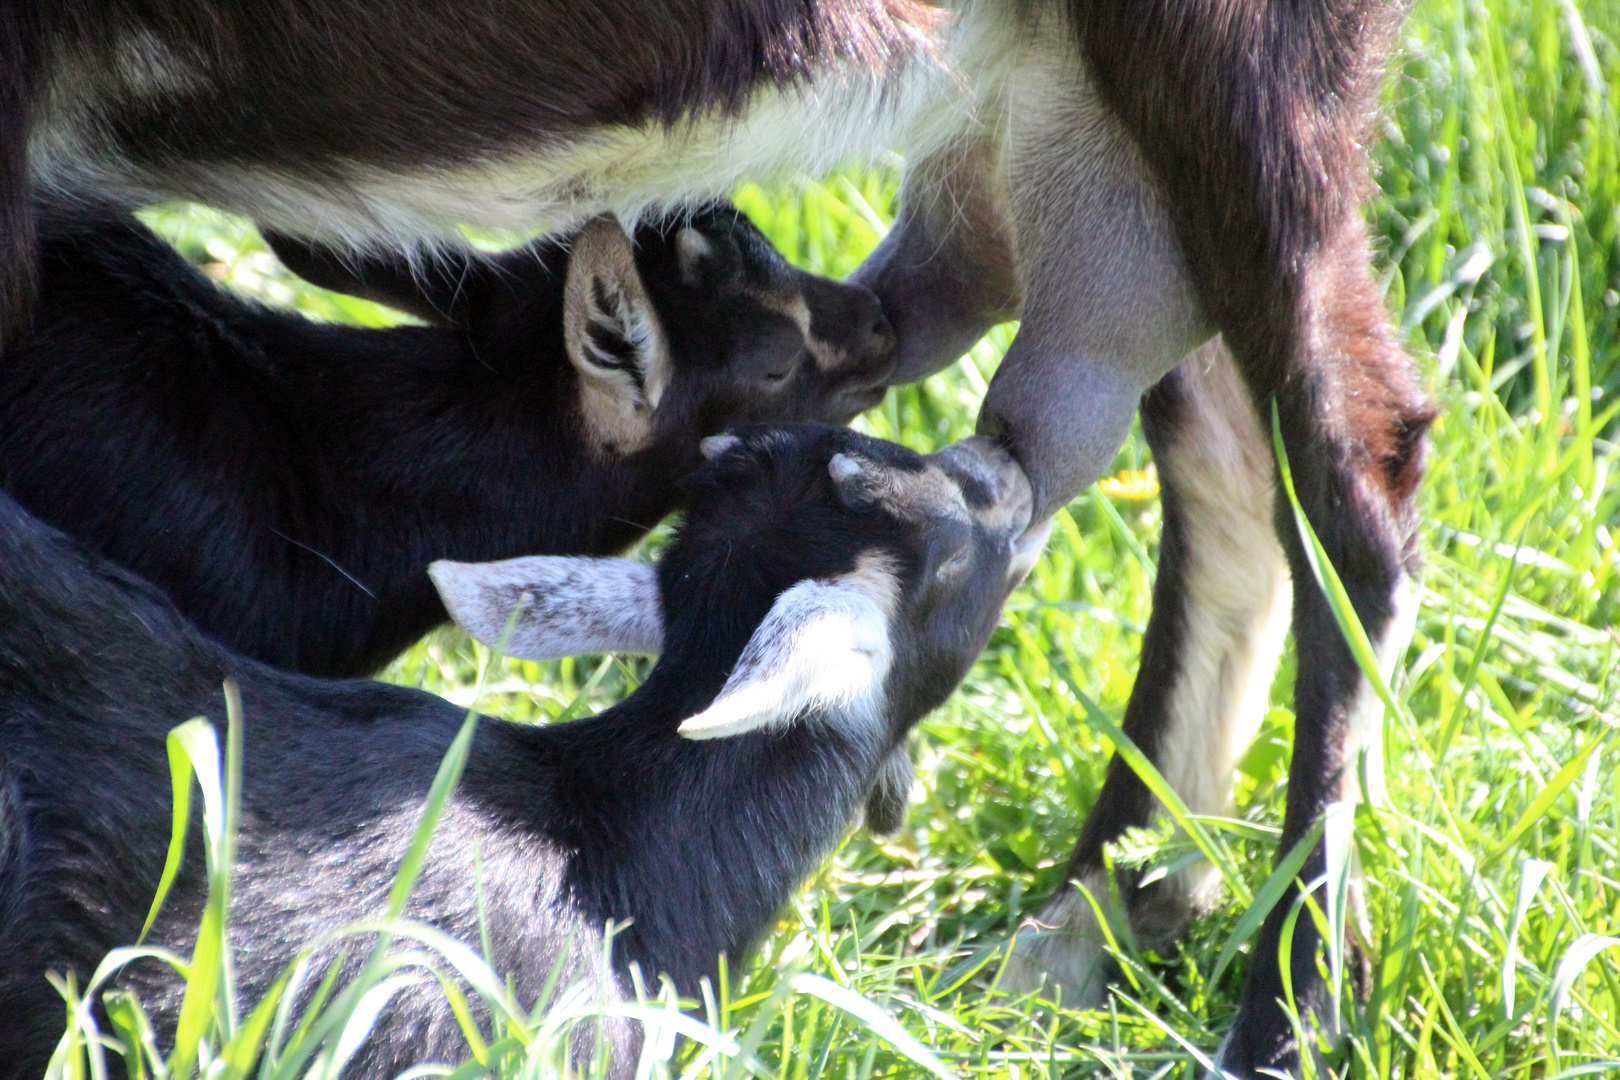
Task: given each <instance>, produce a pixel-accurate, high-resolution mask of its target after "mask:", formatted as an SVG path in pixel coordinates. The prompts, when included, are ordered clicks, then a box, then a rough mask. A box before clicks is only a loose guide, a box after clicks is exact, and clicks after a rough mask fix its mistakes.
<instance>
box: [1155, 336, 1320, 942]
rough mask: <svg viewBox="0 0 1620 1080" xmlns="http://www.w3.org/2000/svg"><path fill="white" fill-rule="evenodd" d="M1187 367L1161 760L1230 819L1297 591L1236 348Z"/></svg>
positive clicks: (1171, 467)
mask: <svg viewBox="0 0 1620 1080" xmlns="http://www.w3.org/2000/svg"><path fill="white" fill-rule="evenodd" d="M1183 371H1184V373H1185V375H1186V381H1185V385H1186V386H1187V388H1188V390H1189V393H1190V395H1191V400H1190V401H1189V402H1188V403H1187V407H1186V410H1185V413H1184V414H1183V415H1184V416H1185V423H1184V425H1183V426H1182V428H1181V430H1180V431H1179V432H1178V433H1177V437H1176V440H1175V442H1174V444H1173V449H1172V451H1171V453H1169V454H1168V455H1162V456H1163V457H1165V458H1166V459H1167V460H1164V461H1161V462H1160V463H1159V469H1160V471H1161V475H1165V476H1166V478H1167V481H1168V482H1171V483H1174V484H1175V485H1176V491H1177V493H1178V495H1180V497H1181V503H1182V507H1183V511H1184V514H1185V518H1186V522H1187V541H1188V542H1187V548H1188V553H1187V554H1188V562H1187V566H1186V583H1187V596H1186V607H1185V626H1184V628H1183V634H1184V637H1183V648H1182V652H1181V665H1180V668H1179V670H1178V671H1177V672H1176V674H1175V686H1174V688H1173V689H1172V691H1171V694H1170V701H1169V707H1168V715H1167V717H1166V719H1167V721H1168V726H1167V729H1166V731H1165V733H1164V735H1163V737H1162V739H1161V742H1160V755H1159V760H1158V762H1157V765H1158V767H1159V771H1160V772H1161V773H1163V774H1164V778H1165V779H1166V780H1167V781H1169V783H1170V786H1171V787H1172V788H1174V789H1175V792H1176V794H1178V795H1180V796H1181V799H1182V801H1183V802H1184V803H1186V804H1187V808H1188V809H1189V810H1191V811H1192V812H1193V813H1195V814H1222V813H1225V812H1226V811H1227V810H1228V809H1229V808H1230V806H1231V797H1232V781H1233V773H1234V770H1235V769H1236V768H1237V764H1238V761H1239V760H1240V759H1241V758H1242V756H1243V754H1244V752H1245V751H1246V750H1247V748H1248V746H1249V743H1250V742H1251V741H1253V739H1254V734H1255V731H1256V730H1257V729H1258V728H1259V725H1260V720H1261V719H1262V718H1263V717H1264V716H1265V713H1266V708H1267V705H1268V702H1269V699H1270V692H1271V682H1272V678H1273V676H1274V675H1275V673H1276V670H1277V659H1278V657H1279V656H1280V655H1281V654H1282V648H1283V641H1284V638H1285V637H1286V635H1287V632H1288V623H1289V607H1290V602H1291V600H1292V590H1291V588H1290V581H1289V574H1288V563H1287V560H1286V558H1285V557H1284V555H1283V551H1282V545H1281V544H1280V543H1278V541H1277V534H1276V528H1275V525H1274V519H1273V506H1274V503H1273V492H1274V486H1275V482H1276V469H1275V466H1274V465H1273V463H1272V459H1271V444H1270V442H1269V440H1267V439H1266V438H1265V436H1264V434H1263V433H1262V431H1261V427H1260V419H1259V417H1258V415H1257V414H1256V412H1255V409H1254V406H1253V404H1252V403H1251V401H1250V399H1249V395H1248V391H1247V390H1246V389H1245V388H1244V386H1243V383H1242V381H1241V380H1240V379H1239V377H1238V374H1237V369H1236V367H1235V366H1234V364H1233V362H1232V358H1231V355H1230V354H1229V353H1228V352H1227V351H1226V346H1225V344H1224V343H1223V342H1221V341H1220V339H1216V340H1214V341H1212V342H1210V343H1209V344H1208V345H1205V346H1204V347H1203V348H1201V349H1199V350H1197V351H1196V352H1194V353H1193V354H1192V356H1190V357H1188V359H1187V361H1186V364H1185V366H1184V368H1183ZM1144 674H1146V675H1148V676H1149V677H1151V675H1152V673H1144ZM1217 884H1218V876H1217V875H1216V873H1215V871H1214V868H1213V867H1210V866H1207V865H1200V866H1197V867H1193V868H1190V869H1188V870H1185V871H1183V872H1182V873H1181V874H1180V875H1179V881H1178V882H1177V883H1175V884H1174V885H1173V886H1172V887H1173V888H1174V889H1175V890H1176V891H1177V892H1179V893H1180V894H1181V896H1182V897H1183V899H1184V901H1185V902H1186V905H1187V908H1188V911H1191V910H1192V908H1193V907H1195V906H1197V905H1199V904H1202V903H1206V902H1208V901H1209V900H1212V899H1213V896H1212V895H1211V893H1212V892H1213V889H1214V888H1215V887H1216V886H1217Z"/></svg>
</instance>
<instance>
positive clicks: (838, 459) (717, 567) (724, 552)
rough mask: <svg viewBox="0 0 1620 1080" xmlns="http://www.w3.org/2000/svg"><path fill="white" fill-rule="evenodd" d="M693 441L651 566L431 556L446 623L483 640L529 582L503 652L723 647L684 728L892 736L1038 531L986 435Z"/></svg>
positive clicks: (760, 433) (705, 652)
mask: <svg viewBox="0 0 1620 1080" xmlns="http://www.w3.org/2000/svg"><path fill="white" fill-rule="evenodd" d="M704 452H705V455H706V456H707V457H709V459H710V460H709V461H708V463H707V464H706V465H705V466H704V467H703V468H702V469H701V470H699V471H698V472H697V473H696V474H695V475H694V476H693V477H692V478H691V479H689V480H688V481H687V485H686V486H687V488H688V492H689V494H690V497H691V508H690V510H689V511H688V514H687V518H686V521H685V523H684V524H683V525H682V527H681V530H680V532H679V534H678V536H677V538H676V539H675V541H674V542H673V543H672V544H671V545H670V547H669V549H668V550H667V553H666V554H665V556H664V558H663V560H662V562H661V564H660V565H659V566H658V567H657V569H656V571H655V570H654V568H652V567H650V566H647V565H645V564H638V563H634V562H630V561H627V560H620V559H577V558H566V557H534V558H527V559H513V560H507V561H504V562H497V563H484V564H464V563H450V562H442V561H441V562H438V563H435V564H434V565H433V567H432V568H431V569H430V573H431V574H432V576H433V579H434V582H435V584H436V585H437V586H438V588H439V591H440V594H441V595H442V596H443V598H444V601H445V605H446V607H447V608H448V609H449V611H450V613H451V615H452V617H454V618H455V619H456V621H457V622H458V623H460V624H461V625H462V626H463V627H464V628H466V629H467V630H468V631H469V632H470V633H472V634H473V636H474V637H477V638H478V639H480V640H482V641H485V642H487V643H494V642H496V641H497V640H498V639H499V637H500V635H501V634H502V632H503V630H504V628H505V626H506V624H507V622H508V621H509V619H512V612H513V610H514V608H515V607H517V606H518V601H519V598H520V597H523V596H525V595H527V596H528V597H529V599H528V600H527V601H526V603H525V604H524V606H523V610H521V611H519V612H518V613H517V615H516V617H515V619H512V621H513V624H514V630H513V633H512V635H511V639H510V641H509V643H508V651H509V653H510V654H511V655H514V656H518V657H522V658H527V659H546V658H555V657H559V656H564V655H572V654H575V653H579V652H583V651H597V652H615V651H630V652H651V651H657V650H658V648H659V646H660V645H661V646H662V648H663V650H664V656H663V658H662V659H661V660H660V667H670V666H678V665H686V666H690V667H693V668H694V669H696V668H697V667H700V666H702V667H707V668H710V669H713V668H714V667H715V664H714V657H716V656H717V655H720V656H726V657H734V658H735V659H734V660H732V661H731V662H729V664H725V663H723V664H721V665H720V666H719V668H720V670H721V671H724V672H728V673H727V674H726V675H725V678H724V683H723V685H720V686H717V687H715V688H714V691H713V695H712V697H710V698H708V699H707V700H706V701H705V703H703V704H702V705H701V706H700V707H699V708H698V709H697V710H696V711H695V712H693V713H692V714H691V715H689V716H688V717H686V718H685V719H684V721H683V722H682V723H681V724H680V731H681V734H683V735H685V736H686V737H688V738H692V739H712V738H718V737H723V736H734V735H742V734H745V733H748V732H754V731H761V730H769V729H773V728H779V727H781V726H783V725H787V724H790V723H793V722H795V721H800V720H809V719H815V720H819V721H822V722H826V723H832V724H835V725H836V726H838V727H839V728H840V729H842V730H844V731H845V732H846V733H848V734H850V735H852V736H856V737H859V738H861V739H863V740H871V741H872V742H875V743H878V744H882V745H883V746H885V747H893V746H896V745H898V744H899V742H900V740H901V739H903V737H904V735H905V733H906V731H907V730H909V728H910V727H911V725H912V724H914V723H915V722H916V721H917V720H918V719H920V718H921V717H922V716H923V715H924V714H925V713H927V712H928V711H929V710H931V709H933V708H934V707H936V706H937V705H939V704H940V703H941V702H943V701H944V699H945V698H946V697H947V696H948V695H949V694H950V692H951V691H952V690H953V689H954V688H955V687H956V685H957V683H958V682H959V681H960V680H961V678H962V677H963V675H965V674H966V672H967V669H968V668H969V666H970V665H971V664H972V662H973V660H974V658H975V657H976V656H977V655H978V653H979V651H980V650H981V649H982V648H983V646H984V644H985V642H986V640H987V639H988V638H989V635H990V632H991V630H992V629H993V628H994V626H995V623H996V620H997V618H998V616H999V614H1000V611H1001V606H1002V603H1003V602H1004V601H1005V599H1006V597H1007V594H1008V593H1009V592H1010V591H1011V589H1012V588H1013V587H1014V586H1015V585H1017V583H1018V582H1019V581H1020V580H1022V578H1023V576H1024V575H1025V574H1026V573H1027V572H1028V571H1029V569H1030V566H1031V565H1032V564H1033V562H1034V560H1035V558H1036V557H1037V556H1038V555H1039V551H1040V546H1041V542H1042V541H1043V540H1044V537H1045V529H1044V528H1036V529H1030V528H1029V525H1030V520H1029V519H1030V512H1031V508H1032V499H1031V493H1030V486H1029V483H1028V481H1027V480H1026V479H1025V477H1024V475H1023V472H1022V470H1021V469H1020V468H1019V467H1018V465H1017V464H1016V462H1014V461H1013V459H1012V458H1011V457H1010V455H1008V454H1007V453H1006V452H1005V451H1004V450H1002V449H1001V448H1000V447H998V446H996V445H995V444H994V443H992V442H990V441H989V440H986V439H980V438H974V439H969V440H966V441H964V442H961V443H957V444H955V445H953V446H949V447H946V448H945V449H943V450H941V451H939V452H937V453H935V454H932V455H927V456H924V455H920V454H917V453H914V452H913V451H911V450H908V449H906V448H904V447H902V446H899V445H896V444H894V443H888V442H884V441H882V440H878V439H873V438H869V437H867V436H864V435H860V434H858V433H855V432H852V431H848V430H845V429H841V428H831V427H826V426H823V425H813V424H803V425H783V426H778V427H764V426H759V427H752V428H744V429H741V430H739V431H738V432H737V433H735V434H732V435H726V436H720V437H716V438H712V439H710V440H707V441H706V444H705V446H704ZM655 579H656V588H654V587H653V586H654V582H655ZM653 628H657V629H656V630H655V629H653ZM698 657H702V658H703V664H701V665H699V664H697V663H696V659H697V658H698ZM655 674H656V673H655Z"/></svg>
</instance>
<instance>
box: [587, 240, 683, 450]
mask: <svg viewBox="0 0 1620 1080" xmlns="http://www.w3.org/2000/svg"><path fill="white" fill-rule="evenodd" d="M563 339H564V342H565V343H566V345H567V348H568V358H569V359H570V360H572V361H573V363H574V367H575V368H576V369H577V370H578V371H579V374H580V384H581V386H582V388H583V399H582V401H581V403H580V404H581V406H582V408H583V410H584V414H585V423H586V425H587V427H588V428H589V429H590V431H591V433H592V434H593V435H594V436H595V437H596V440H597V441H598V442H599V443H600V444H602V445H603V446H606V447H608V448H609V449H612V450H615V451H617V452H619V453H629V452H631V451H633V450H636V449H638V448H639V447H640V446H642V445H643V444H644V443H645V442H646V441H647V439H648V437H649V436H650V435H651V434H652V414H653V410H654V409H656V408H657V407H658V402H659V400H660V399H661V398H662V397H663V394H664V390H665V388H667V387H668V385H669V380H670V375H671V370H672V365H671V361H670V356H669V343H668V341H667V340H666V337H665V334H664V327H663V324H662V323H660V322H659V320H658V313H657V311H656V310H654V308H653V304H652V299H651V298H650V297H649V296H648V295H647V289H646V287H645V286H644V285H643V284H642V281H641V275H640V273H639V272H638V271H637V270H636V259H635V252H634V250H633V249H632V248H631V246H630V238H629V237H628V236H626V235H625V232H624V229H622V228H621V227H620V226H619V223H618V221H617V220H616V219H614V218H613V217H612V216H611V215H606V214H604V215H603V216H601V217H598V218H594V219H593V220H592V221H591V222H590V223H589V224H587V225H586V226H585V228H584V229H582V230H581V231H580V233H579V235H578V236H577V237H575V238H574V243H573V247H572V248H571V249H570V252H569V256H568V281H567V284H566V285H565V286H564V291H563Z"/></svg>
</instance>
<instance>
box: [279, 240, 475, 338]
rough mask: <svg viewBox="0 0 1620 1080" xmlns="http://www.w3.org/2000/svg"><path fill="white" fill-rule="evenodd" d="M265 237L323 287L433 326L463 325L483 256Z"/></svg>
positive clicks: (299, 271)
mask: <svg viewBox="0 0 1620 1080" xmlns="http://www.w3.org/2000/svg"><path fill="white" fill-rule="evenodd" d="M264 241H265V243H266V244H268V245H270V250H271V251H273V252H275V255H276V258H278V259H280V260H281V263H282V265H283V266H285V267H286V268H287V269H289V270H291V271H292V272H293V273H295V274H297V275H298V276H299V277H301V278H303V279H304V280H305V281H307V282H309V283H310V284H311V285H319V286H320V287H321V288H323V289H331V290H332V291H333V292H340V293H343V294H344V295H346V296H358V297H360V299H362V300H371V301H373V302H375V303H378V304H382V305H384V306H385V307H391V308H393V309H394V310H395V311H403V312H405V314H407V315H415V316H416V317H417V318H418V319H421V320H422V321H423V322H426V323H429V324H431V325H434V326H460V325H462V323H463V322H464V321H465V317H466V312H467V309H468V307H469V303H468V299H469V290H470V288H471V286H472V285H473V284H474V282H475V281H476V280H477V279H478V278H479V277H480V275H479V273H478V270H479V265H478V262H477V259H478V256H475V255H469V254H467V253H465V252H459V251H442V252H429V253H423V254H422V255H420V257H417V258H412V257H411V256H409V255H404V254H401V253H399V252H396V251H381V252H354V251H345V250H343V249H341V248H335V247H327V246H326V245H324V244H317V243H314V242H312V241H309V240H302V239H299V238H297V237H292V236H287V235H285V234H282V233H274V232H267V233H265V234H264Z"/></svg>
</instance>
